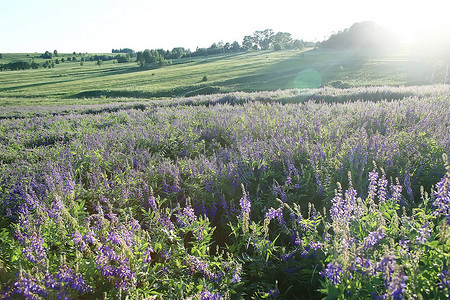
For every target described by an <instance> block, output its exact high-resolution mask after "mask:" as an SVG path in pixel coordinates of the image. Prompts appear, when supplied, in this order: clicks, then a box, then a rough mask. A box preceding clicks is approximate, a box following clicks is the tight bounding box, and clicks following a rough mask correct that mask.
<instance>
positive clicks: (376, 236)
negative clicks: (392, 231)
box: [361, 229, 386, 252]
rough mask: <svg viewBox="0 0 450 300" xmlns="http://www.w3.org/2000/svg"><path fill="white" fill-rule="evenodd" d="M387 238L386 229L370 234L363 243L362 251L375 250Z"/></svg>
mask: <svg viewBox="0 0 450 300" xmlns="http://www.w3.org/2000/svg"><path fill="white" fill-rule="evenodd" d="M385 236H386V234H385V233H384V229H378V230H377V231H373V232H370V233H369V235H368V236H367V237H366V238H365V239H364V241H363V242H362V245H361V250H362V251H363V252H365V251H366V250H368V249H371V248H373V247H374V246H375V245H376V244H377V243H378V242H379V241H380V240H382V239H383V238H384V237H385Z"/></svg>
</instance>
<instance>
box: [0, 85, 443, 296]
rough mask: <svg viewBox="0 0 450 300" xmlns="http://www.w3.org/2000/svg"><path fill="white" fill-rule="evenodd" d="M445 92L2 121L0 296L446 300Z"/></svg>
mask: <svg viewBox="0 0 450 300" xmlns="http://www.w3.org/2000/svg"><path fill="white" fill-rule="evenodd" d="M449 120H450V88H449V87H448V86H443V85H437V86H421V87H414V86H413V87H398V88H396V87H366V88H351V89H333V88H323V89H316V90H285V91H273V92H258V93H239V92H235V93H230V94H217V95H205V96H197V97H192V98H177V99H166V100H155V101H146V102H131V101H127V102H125V101H124V102H123V103H117V104H104V105H91V106H81V105H80V106H53V107H51V106H48V107H45V106H40V107H33V106H28V107H20V108H19V107H14V106H8V107H4V109H3V108H2V112H1V113H0V224H1V226H0V228H1V229H0V248H1V251H0V292H1V296H0V298H6V299H9V298H11V299H16V298H17V299H20V298H26V299H95V298H97V299H260V298H279V299H320V298H327V299H413V298H422V299H448V298H449V296H450V271H449V261H450V226H449V225H450V206H449V204H450V166H449V160H448V157H447V155H446V154H450V121H449Z"/></svg>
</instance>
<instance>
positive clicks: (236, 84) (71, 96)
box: [0, 49, 444, 105]
mask: <svg viewBox="0 0 450 300" xmlns="http://www.w3.org/2000/svg"><path fill="white" fill-rule="evenodd" d="M39 55H40V54H36V53H34V54H3V59H1V60H0V63H7V62H10V61H17V60H32V59H34V60H35V61H36V62H42V61H45V60H44V59H42V58H39ZM72 56H74V55H72V54H61V56H60V57H59V59H61V57H65V58H66V59H67V57H72ZM76 57H77V61H75V62H67V61H66V62H64V63H60V64H57V65H55V68H53V69H38V70H26V71H5V72H0V105H42V104H72V103H73V104H96V103H99V102H100V103H105V102H113V101H120V102H125V101H134V100H137V99H151V98H160V97H172V96H184V95H186V94H188V95H189V94H208V93H217V92H232V91H247V92H251V91H263V90H278V89H292V88H317V87H321V86H335V87H338V88H342V87H358V86H375V85H390V86H400V85H421V84H430V83H442V80H443V76H444V66H443V65H441V64H438V63H436V62H433V61H430V60H428V61H426V60H424V59H419V58H417V57H414V56H412V55H410V54H409V53H408V52H406V51H404V52H401V53H397V54H395V55H392V54H391V55H387V54H377V53H373V52H370V51H368V50H362V49H353V50H329V49H306V50H303V51H298V50H296V51H294V50H292V51H290V50H289V51H287V50H286V51H277V52H274V51H254V52H245V53H238V54H223V55H214V56H207V57H196V58H193V59H192V60H189V59H182V60H174V61H173V64H172V65H170V66H167V67H163V68H159V69H150V70H149V69H143V68H140V67H138V66H137V64H136V63H126V64H119V63H113V61H107V62H104V64H103V65H102V66H97V65H96V64H95V62H92V61H86V62H84V65H83V66H81V65H80V58H81V57H80V56H79V55H76ZM204 76H206V77H207V81H202V79H203V77H204ZM105 98H106V99H105Z"/></svg>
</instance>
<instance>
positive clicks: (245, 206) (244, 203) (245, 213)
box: [239, 185, 251, 233]
mask: <svg viewBox="0 0 450 300" xmlns="http://www.w3.org/2000/svg"><path fill="white" fill-rule="evenodd" d="M242 193H243V196H242V198H241V200H240V201H239V204H240V205H241V215H242V223H243V231H244V233H247V232H248V222H249V220H250V209H251V203H250V200H249V198H248V195H247V192H246V191H245V188H244V185H242Z"/></svg>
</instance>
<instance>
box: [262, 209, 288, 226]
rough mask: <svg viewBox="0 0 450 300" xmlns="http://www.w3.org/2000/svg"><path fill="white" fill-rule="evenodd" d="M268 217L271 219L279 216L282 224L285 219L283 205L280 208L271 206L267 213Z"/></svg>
mask: <svg viewBox="0 0 450 300" xmlns="http://www.w3.org/2000/svg"><path fill="white" fill-rule="evenodd" d="M265 217H266V219H268V220H269V221H271V220H273V219H275V218H277V220H278V222H279V223H280V224H283V223H284V219H283V207H280V208H278V209H274V208H272V207H271V208H269V211H268V212H267V213H266V216H265Z"/></svg>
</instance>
